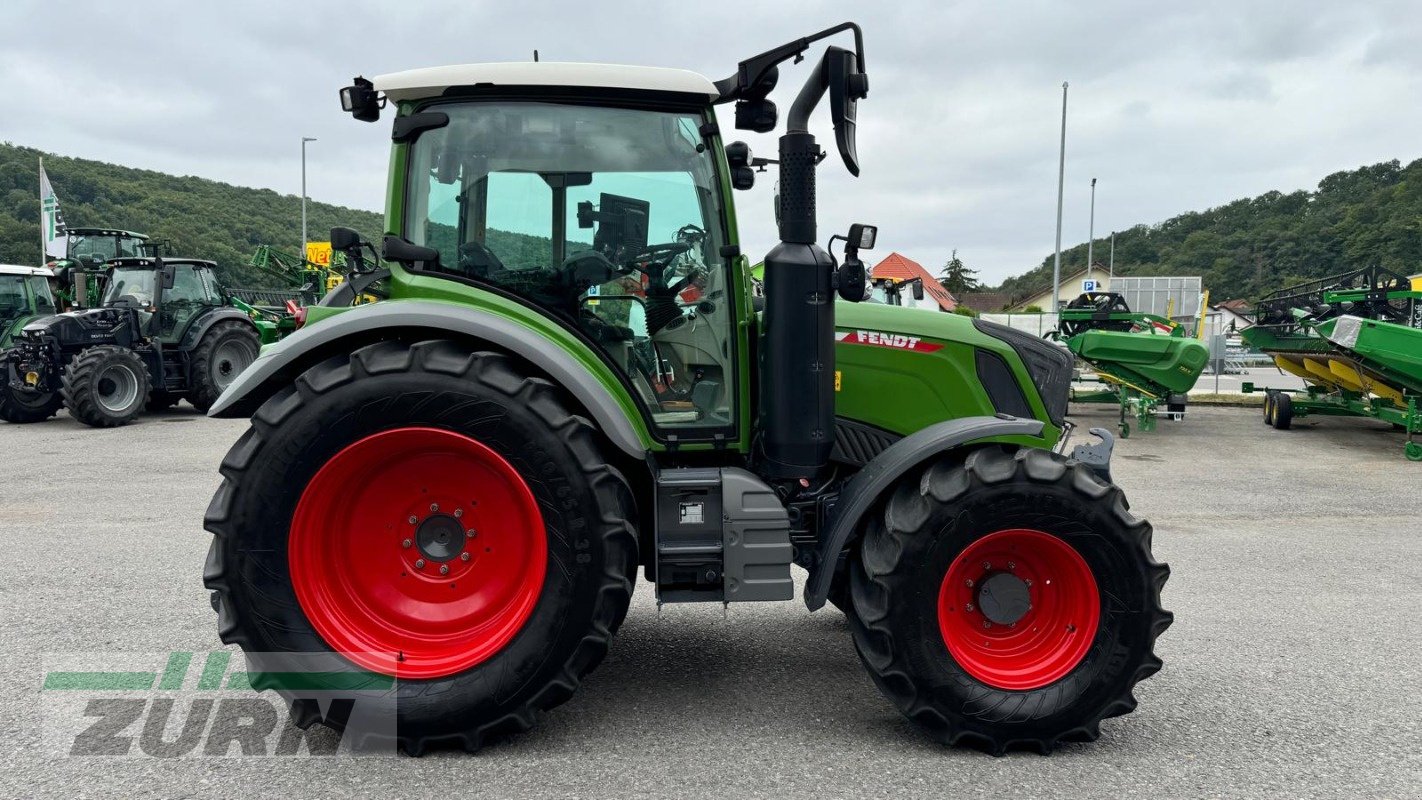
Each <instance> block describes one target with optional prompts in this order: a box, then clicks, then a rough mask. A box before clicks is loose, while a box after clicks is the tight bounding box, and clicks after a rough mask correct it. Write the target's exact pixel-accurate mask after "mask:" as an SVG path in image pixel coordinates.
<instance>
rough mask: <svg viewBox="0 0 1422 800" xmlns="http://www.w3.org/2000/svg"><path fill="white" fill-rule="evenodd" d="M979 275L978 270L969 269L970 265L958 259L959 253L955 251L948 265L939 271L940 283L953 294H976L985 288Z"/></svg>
mask: <svg viewBox="0 0 1422 800" xmlns="http://www.w3.org/2000/svg"><path fill="white" fill-rule="evenodd" d="M977 274H978V271H977V270H975V269H968V265H966V264H964V263H963V259H961V258H958V251H957V250H954V251H953V255H952V256H951V257H950V258H949V259H948V263H946V264H944V265H943V269H941V270H939V271H938V282H939V283H940V284H942V285H943V288H944V289H947V290H948V291H949V292H950V293H952V294H963V293H964V292H976V291H979V290H981V289H982V288H983V285H982V283H981V282H980V281H978V279H977Z"/></svg>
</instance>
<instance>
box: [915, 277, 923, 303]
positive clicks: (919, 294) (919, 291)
mask: <svg viewBox="0 0 1422 800" xmlns="http://www.w3.org/2000/svg"><path fill="white" fill-rule="evenodd" d="M913 299H915V300H922V299H923V281H922V280H917V281H914V282H913Z"/></svg>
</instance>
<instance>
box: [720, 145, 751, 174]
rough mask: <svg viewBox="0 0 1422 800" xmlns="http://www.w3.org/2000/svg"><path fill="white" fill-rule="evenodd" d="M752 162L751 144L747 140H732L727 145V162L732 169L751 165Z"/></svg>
mask: <svg viewBox="0 0 1422 800" xmlns="http://www.w3.org/2000/svg"><path fill="white" fill-rule="evenodd" d="M750 163H751V149H750V145H748V144H746V143H745V142H731V143H730V144H728V145H726V164H727V165H728V166H730V168H731V169H737V168H739V167H749V166H750Z"/></svg>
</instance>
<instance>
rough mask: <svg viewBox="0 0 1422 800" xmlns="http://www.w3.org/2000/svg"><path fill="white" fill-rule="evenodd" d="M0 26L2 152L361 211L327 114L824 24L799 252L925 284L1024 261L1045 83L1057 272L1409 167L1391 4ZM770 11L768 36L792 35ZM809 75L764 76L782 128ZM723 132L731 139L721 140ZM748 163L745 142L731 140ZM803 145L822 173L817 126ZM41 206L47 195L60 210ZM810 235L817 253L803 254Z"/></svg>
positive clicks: (77, 5)
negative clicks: (861, 68)
mask: <svg viewBox="0 0 1422 800" xmlns="http://www.w3.org/2000/svg"><path fill="white" fill-rule="evenodd" d="M697 8H699V7H698V6H696V5H695V4H691V3H673V2H618V1H617V0H600V1H599V2H578V3H569V2H525V3H515V2H508V1H507V0H504V1H503V2H496V1H490V0H461V1H460V2H444V1H443V0H440V1H439V2H436V1H435V0H428V1H422V0H403V1H402V2H385V3H376V2H356V1H354V0H343V2H330V1H328V0H300V1H297V0H285V1H284V2H232V3H195V2H191V0H188V2H145V1H144V0H132V1H131V2H66V1H65V0H4V2H3V3H0V85H3V86H4V87H5V91H6V92H7V94H8V97H7V99H6V101H5V103H4V111H3V112H0V140H5V141H10V142H13V143H16V144H23V145H28V146H33V147H37V148H41V149H43V150H47V151H51V152H55V153H60V154H63V155H69V156H79V157H84V158H93V159H99V160H103V161H111V162H117V163H121V164H125V165H130V166H135V167H143V168H148V169H156V170H162V171H165V172H173V173H178V174H191V175H199V176H202V177H207V178H213V179H216V180H221V181H227V182H231V183H236V184H240V185H246V186H262V187H270V188H272V189H275V190H277V191H280V192H287V193H291V194H299V193H300V137H301V136H303V135H306V136H315V137H317V138H318V139H319V141H317V142H315V143H312V144H311V145H309V148H310V149H309V151H308V158H309V161H308V182H309V194H310V196H311V197H313V198H315V199H318V200H324V201H330V202H335V203H340V204H344V205H350V206H356V207H360V208H370V209H377V208H379V207H380V205H381V199H382V196H383V182H384V179H385V172H384V166H385V158H386V152H387V149H388V146H389V139H388V135H389V133H388V123H387V122H382V123H381V124H379V125H364V124H361V123H358V122H354V121H353V120H351V119H350V118H349V117H347V116H345V115H343V114H342V113H341V112H340V109H339V105H338V103H337V99H336V91H337V89H338V88H339V87H341V86H343V85H345V84H346V83H349V80H350V78H351V77H352V76H353V75H356V74H364V75H374V74H380V73H383V72H390V71H395V70H401V69H406V68H411V67H419V66H430V65H437V64H449V63H462V62H478V61H510V60H526V59H528V58H529V57H530V55H531V53H532V51H533V49H534V48H538V49H539V50H540V52H541V53H542V57H543V59H544V60H558V61H607V62H618V63H627V64H646V65H656V66H674V67H684V68H688V69H693V70H696V71H699V72H702V73H705V74H707V75H708V76H710V77H712V78H713V79H714V78H720V77H723V76H725V75H728V74H730V73H731V72H732V71H733V70H734V68H735V65H736V63H737V61H738V60H739V59H741V58H743V57H745V56H748V55H752V54H754V53H757V52H760V51H761V50H764V49H766V48H768V47H770V46H773V45H775V44H779V43H780V42H783V41H785V40H788V39H792V38H795V37H798V36H802V35H804V34H807V33H810V32H813V31H815V30H819V29H820V28H823V27H827V26H829V25H831V24H833V23H836V22H839V21H842V20H844V19H850V18H853V19H856V20H857V21H858V22H860V23H861V24H862V25H863V26H864V29H865V36H866V50H867V61H868V67H869V70H868V71H869V75H870V84H871V90H870V95H869V98H868V100H867V101H865V103H863V104H862V105H861V107H860V137H859V152H860V159H861V162H862V165H863V175H862V177H860V178H859V179H857V180H855V179H852V178H850V177H849V176H848V175H847V174H846V173H845V172H844V171H843V169H842V168H840V167H838V166H837V162H826V164H827V165H829V167H830V168H829V169H822V170H821V178H820V198H821V225H822V230H829V229H832V228H841V227H845V226H847V225H848V224H849V223H850V222H854V221H864V222H874V223H877V224H878V225H879V226H880V230H881V233H880V242H881V248H882V252H880V253H879V255H882V254H884V253H886V252H887V251H888V250H889V249H893V250H898V251H900V252H902V253H904V254H906V255H908V256H910V257H912V258H915V259H917V260H919V261H921V262H922V263H923V264H924V265H925V266H928V267H930V269H936V268H937V267H938V266H939V265H941V264H942V263H943V262H944V261H945V260H946V259H947V258H948V255H949V253H950V251H951V250H953V249H955V248H956V249H957V250H958V252H959V255H960V257H962V258H963V259H964V260H965V261H967V263H968V264H969V265H970V266H973V267H976V268H978V269H979V270H980V271H981V273H982V277H984V278H987V279H988V280H989V281H992V282H996V281H997V280H1000V279H1002V278H1004V277H1007V276H1009V275H1012V274H1015V273H1018V272H1021V271H1023V270H1024V269H1026V268H1028V267H1031V266H1032V265H1034V264H1036V263H1038V262H1039V261H1040V259H1041V258H1042V257H1043V256H1044V255H1046V254H1048V253H1050V251H1051V249H1052V243H1053V235H1054V230H1055V214H1056V179H1057V141H1058V140H1057V137H1058V135H1059V124H1060V114H1061V84H1062V82H1063V81H1069V82H1070V83H1071V90H1070V108H1069V112H1068V120H1067V165H1066V181H1067V189H1066V213H1065V222H1064V225H1065V233H1064V245H1069V244H1071V243H1075V242H1081V241H1085V239H1086V236H1087V228H1088V206H1089V199H1090V189H1089V185H1090V180H1091V178H1092V177H1096V178H1098V179H1099V183H1098V187H1097V205H1096V231H1097V233H1098V235H1104V234H1105V233H1107V232H1109V231H1110V230H1112V229H1119V228H1126V227H1129V226H1131V225H1134V224H1136V223H1140V222H1156V221H1159V220H1162V219H1165V218H1167V217H1169V216H1172V215H1174V214H1177V213H1179V212H1182V211H1187V210H1192V209H1202V208H1206V207H1209V206H1211V205H1218V204H1220V203H1223V202H1227V201H1229V200H1232V199H1235V198H1237V197H1241V196H1246V195H1253V194H1258V193H1260V192H1264V191H1268V190H1270V189H1281V190H1294V189H1301V188H1312V187H1313V185H1315V184H1316V183H1317V181H1318V179H1319V178H1321V177H1323V176H1324V175H1326V174H1328V173H1330V172H1334V171H1337V170H1341V169H1349V168H1353V167H1356V166H1360V165H1363V164H1368V163H1373V162H1377V161H1383V160H1387V159H1393V158H1398V159H1402V160H1403V161H1404V163H1405V162H1406V161H1409V160H1412V159H1414V158H1417V157H1419V156H1422V103H1418V98H1419V97H1422V91H1419V89H1422V86H1419V84H1420V83H1422V48H1419V46H1418V43H1419V42H1422V35H1420V34H1422V14H1419V13H1418V8H1417V5H1416V2H1415V0H1411V2H1408V1H1406V0H1403V1H1399V2H1388V1H1387V0H1372V1H1370V2H1353V3H1339V2H1336V0H1328V1H1327V2H1315V0H1258V1H1255V0H1231V1H1230V2H1210V1H1208V0H1191V2H1188V3H1174V4H1163V3H1143V2H1139V0H1134V1H1132V2H1125V1H1120V2H1115V1H1110V0H1103V1H1102V2H1049V1H1048V0H1033V1H1029V0H998V1H997V2H993V1H992V0H963V1H962V2H952V1H951V0H950V1H949V2H926V3H908V2H905V3H853V4H851V3H841V2H813V1H804V0H802V1H801V2H796V3H793V4H792V3H785V4H780V3H773V2H763V0H762V1H760V2H756V1H752V2H742V1H741V0H722V2H719V3H716V4H714V11H713V12H705V13H698V12H697V11H695V10H694V9H697ZM790 9H794V10H793V11H791V10H790ZM808 66H809V65H808V63H807V64H804V65H801V66H800V67H798V68H792V69H786V70H783V71H782V77H781V88H780V90H779V91H778V92H777V94H776V95H775V99H777V100H778V101H779V102H780V105H781V108H782V110H784V109H788V107H789V104H790V100H791V99H792V98H793V93H794V91H795V90H796V89H797V88H798V86H799V84H800V82H801V81H802V80H803V77H804V75H805V72H806V69H807V67H808ZM725 127H726V128H727V129H730V127H731V126H730V124H729V120H727V124H726V126H725ZM733 135H737V136H740V137H741V138H745V139H747V140H748V141H749V142H750V143H751V145H752V147H753V148H754V149H755V150H756V151H758V152H760V153H762V154H766V155H769V154H771V153H772V151H773V150H774V147H775V142H774V139H773V138H772V137H769V136H755V135H750V134H745V133H744V132H736V133H735V134H733ZM820 138H821V141H822V142H824V143H826V145H827V146H830V147H832V145H833V135H832V133H831V132H830V130H829V129H828V126H827V125H826V126H824V127H823V128H822V130H821V136H820ZM770 186H771V181H765V180H763V181H761V183H760V185H759V186H757V187H756V189H754V190H752V191H751V192H749V193H743V194H741V195H740V198H739V199H740V205H739V208H740V219H741V226H742V231H743V232H744V233H745V234H746V235H745V239H746V248H747V249H748V250H749V251H751V252H758V251H763V250H764V249H765V248H766V247H767V246H768V245H769V244H770V243H771V240H772V238H773V236H774V228H773V223H772V215H771V207H770V196H771V190H770ZM59 191H60V197H61V200H62V199H63V187H59ZM826 235H827V234H826Z"/></svg>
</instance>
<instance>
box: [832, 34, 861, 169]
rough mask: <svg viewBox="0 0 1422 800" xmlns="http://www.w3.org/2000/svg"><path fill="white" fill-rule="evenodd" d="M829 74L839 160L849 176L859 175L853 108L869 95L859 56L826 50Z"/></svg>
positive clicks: (844, 51) (836, 49) (839, 50)
mask: <svg viewBox="0 0 1422 800" xmlns="http://www.w3.org/2000/svg"><path fill="white" fill-rule="evenodd" d="M825 57H826V59H827V61H826V68H827V69H828V71H829V90H830V116H831V117H832V118H833V120H834V138H835V143H836V144H838V145H839V157H840V158H842V159H843V160H844V167H845V169H848V170H849V172H850V174H851V175H858V174H859V151H858V150H857V149H856V148H855V138H854V134H855V128H856V125H857V123H856V119H855V117H856V106H857V105H858V102H859V101H860V100H862V99H864V98H865V97H866V96H868V94H869V76H868V75H865V74H864V73H862V72H860V71H859V56H857V55H856V54H854V53H853V52H851V51H849V50H844V49H842V48H839V47H830V48H828V49H827V50H826V52H825Z"/></svg>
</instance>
